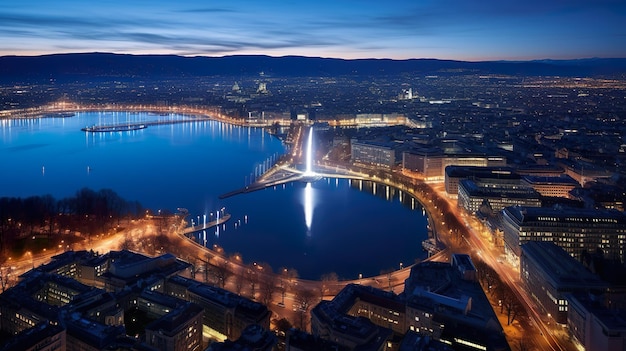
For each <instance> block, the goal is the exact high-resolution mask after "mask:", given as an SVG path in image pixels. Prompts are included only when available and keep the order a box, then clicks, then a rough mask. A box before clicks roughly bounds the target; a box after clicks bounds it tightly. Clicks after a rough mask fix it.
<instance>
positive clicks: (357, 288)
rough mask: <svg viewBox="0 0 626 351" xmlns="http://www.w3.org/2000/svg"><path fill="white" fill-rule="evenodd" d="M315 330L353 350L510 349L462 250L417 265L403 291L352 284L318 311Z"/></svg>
mask: <svg viewBox="0 0 626 351" xmlns="http://www.w3.org/2000/svg"><path fill="white" fill-rule="evenodd" d="M311 331H312V334H313V335H314V336H316V337H318V338H319V339H320V340H323V342H325V343H326V342H329V341H330V342H333V343H336V344H337V345H339V346H341V347H346V349H350V350H442V351H443V350H446V351H447V350H483V351H486V350H494V351H495V350H510V348H509V345H508V343H507V341H506V339H505V337H504V333H503V330H502V327H501V326H500V323H499V322H498V319H497V317H496V315H495V313H494V311H493V309H492V308H491V305H490V304H489V301H488V300H487V298H486V296H485V295H484V293H483V290H482V288H481V286H480V284H479V283H478V281H477V275H476V269H475V267H474V265H473V263H472V261H471V259H470V258H469V256H467V255H458V254H457V255H453V257H452V261H451V263H442V262H424V263H420V264H418V265H415V266H414V267H412V269H411V273H410V276H409V278H408V279H407V280H406V282H405V288H404V292H402V293H401V294H399V295H396V294H394V293H393V292H388V291H383V290H379V289H376V288H373V287H368V286H362V285H356V284H353V285H348V286H346V287H345V288H344V289H343V290H342V291H341V292H340V293H339V294H338V295H337V296H335V297H334V298H333V299H332V300H331V301H322V302H320V303H319V304H318V305H317V306H316V307H315V308H314V309H313V310H312V312H311ZM320 342H321V341H320Z"/></svg>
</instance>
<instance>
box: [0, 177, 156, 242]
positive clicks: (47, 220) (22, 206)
mask: <svg viewBox="0 0 626 351" xmlns="http://www.w3.org/2000/svg"><path fill="white" fill-rule="evenodd" d="M143 211H144V209H143V208H142V206H141V204H139V203H138V202H136V201H126V200H124V199H123V198H121V197H120V196H119V195H118V194H116V193H115V192H114V191H113V190H111V189H101V190H98V191H95V190H92V189H89V188H83V189H80V190H78V191H77V192H76V193H75V194H74V195H73V196H70V197H66V198H62V199H55V198H54V197H53V196H52V195H43V196H30V197H26V198H21V197H1V198H0V252H5V251H6V250H12V249H14V248H13V247H12V245H13V244H15V243H16V242H17V241H18V240H19V238H21V237H24V236H27V235H36V234H37V235H47V236H49V237H50V236H53V235H55V234H61V233H62V232H65V231H66V230H70V231H72V232H82V233H85V234H86V235H90V234H92V233H95V232H104V231H106V230H108V229H110V228H112V227H113V226H115V225H117V224H119V223H120V220H121V219H122V218H135V217H137V216H140V215H142V214H143Z"/></svg>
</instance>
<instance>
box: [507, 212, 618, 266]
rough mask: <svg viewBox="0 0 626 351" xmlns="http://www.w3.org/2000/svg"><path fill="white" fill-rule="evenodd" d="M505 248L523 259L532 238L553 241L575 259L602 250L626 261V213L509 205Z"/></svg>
mask: <svg viewBox="0 0 626 351" xmlns="http://www.w3.org/2000/svg"><path fill="white" fill-rule="evenodd" d="M501 214H502V216H501V217H502V227H503V228H502V229H503V231H504V244H505V245H504V248H505V251H506V253H507V255H509V256H510V258H512V259H514V260H515V259H519V257H520V254H521V248H520V246H521V245H523V244H524V243H526V242H528V241H550V242H554V243H555V244H557V245H558V246H560V247H562V248H563V249H564V250H565V251H566V252H567V253H569V254H570V255H572V256H573V257H575V258H579V257H581V254H583V252H589V253H594V252H596V251H597V250H601V251H602V253H603V255H604V257H605V258H606V259H609V260H616V261H620V262H624V258H625V257H624V256H625V254H626V252H625V250H626V215H625V214H624V213H622V212H619V211H616V210H597V209H572V208H558V207H557V208H546V207H522V206H514V207H507V208H505V209H504V210H502V212H501Z"/></svg>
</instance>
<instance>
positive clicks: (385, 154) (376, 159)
mask: <svg viewBox="0 0 626 351" xmlns="http://www.w3.org/2000/svg"><path fill="white" fill-rule="evenodd" d="M351 154H352V162H354V163H361V164H367V165H372V166H377V167H384V168H392V167H393V166H394V165H395V164H396V151H395V150H394V148H393V145H392V144H390V143H382V142H375V141H358V140H356V139H352V141H351Z"/></svg>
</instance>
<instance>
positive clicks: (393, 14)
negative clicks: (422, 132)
mask: <svg viewBox="0 0 626 351" xmlns="http://www.w3.org/2000/svg"><path fill="white" fill-rule="evenodd" d="M0 19H1V20H0V39H1V41H0V42H2V44H0V56H5V55H29V56H30V55H42V54H52V53H70V52H94V51H98V52H115V53H128V54H177V55H183V56H224V55H239V54H264V55H270V56H286V55H302V56H315V57H336V58H345V59H354V58H391V59H409V58H437V59H454V60H466V61H482V60H533V59H576V58H589V57H626V47H624V46H623V45H619V43H621V42H623V40H624V38H625V37H626V28H625V27H624V26H623V25H621V23H623V21H624V20H625V19H626V4H624V3H622V2H619V1H612V0H603V1H600V2H594V3H589V2H584V1H570V2H567V3H561V2H557V1H536V0H533V1H528V2H524V3H504V2H497V1H483V2H480V3H477V4H475V3H474V4H470V3H465V2H462V1H458V0H446V1H438V2H421V3H415V2H409V1H399V2H394V3H393V4H392V6H389V5H388V4H386V3H381V2H377V1H367V2H363V1H359V2H356V1H342V2H330V1H320V2H316V3H309V2H291V3H287V4H285V3H283V2H279V1H266V2H263V3H258V2H254V1H239V2H237V3H228V2H212V3H211V4H209V5H207V4H205V3H204V2H200V1H182V2H177V3H172V2H165V1H150V2H147V1H134V2H122V1H117V0H111V1H104V2H97V3H91V2H80V1H73V0H61V1H57V2H55V3H48V2H45V1H32V2H30V3H28V4H27V5H26V4H25V3H23V2H18V1H15V0H9V1H5V2H3V3H2V4H1V5H0Z"/></svg>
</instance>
